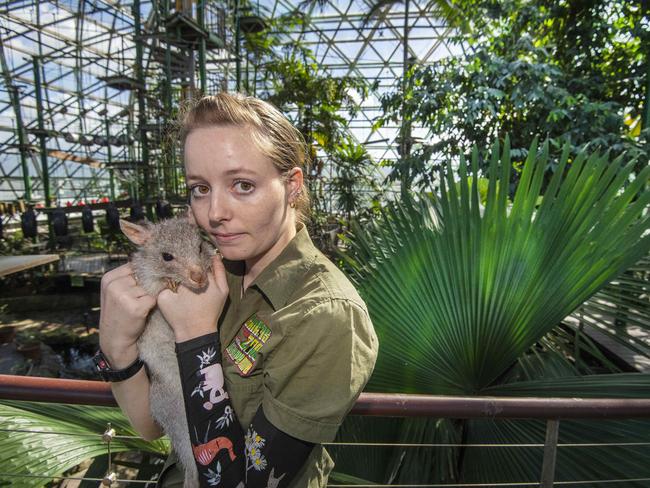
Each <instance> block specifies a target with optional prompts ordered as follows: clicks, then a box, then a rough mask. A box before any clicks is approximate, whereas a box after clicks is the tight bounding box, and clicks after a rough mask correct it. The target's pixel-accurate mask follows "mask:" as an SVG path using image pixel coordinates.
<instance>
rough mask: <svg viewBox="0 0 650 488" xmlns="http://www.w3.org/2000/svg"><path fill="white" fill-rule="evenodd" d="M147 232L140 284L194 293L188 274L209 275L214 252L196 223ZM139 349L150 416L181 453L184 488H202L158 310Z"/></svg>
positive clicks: (169, 335)
mask: <svg viewBox="0 0 650 488" xmlns="http://www.w3.org/2000/svg"><path fill="white" fill-rule="evenodd" d="M145 228H146V230H147V232H148V233H149V234H150V235H149V237H148V239H147V241H146V242H145V243H144V244H143V245H141V246H140V247H139V248H138V250H137V252H135V253H134V255H133V258H132V266H133V269H134V273H135V276H136V278H137V281H138V283H139V284H140V286H141V287H142V288H144V290H145V291H146V292H147V293H149V294H150V295H152V296H157V295H158V293H159V292H160V291H162V290H163V289H165V288H168V283H169V281H168V280H170V279H171V280H173V281H174V282H176V283H180V284H181V285H183V286H187V287H188V288H194V289H196V288H197V287H196V284H195V283H193V282H191V281H190V277H189V270H190V269H194V270H197V269H200V270H202V271H205V272H210V269H209V268H210V262H211V261H210V260H211V254H212V249H211V247H210V245H209V244H207V243H206V242H204V241H203V240H202V239H201V236H200V234H199V230H198V227H197V226H196V225H195V224H194V222H192V221H191V220H190V219H188V218H187V217H177V218H173V219H168V220H164V221H162V222H160V223H157V224H149V223H148V224H145ZM125 233H126V232H125ZM163 252H165V253H169V254H171V255H172V256H173V257H174V259H173V260H171V261H165V260H164V259H163V257H162V253H163ZM138 350H139V354H140V358H141V359H142V360H143V361H144V362H145V363H146V364H147V367H148V370H149V374H150V384H151V386H150V389H149V402H150V407H151V415H152V416H153V418H154V419H155V420H156V422H158V424H159V425H160V426H161V427H162V428H163V430H164V432H165V434H167V436H169V439H170V440H171V443H172V446H173V447H174V451H176V453H177V455H178V459H179V461H180V463H181V465H182V467H183V470H184V472H185V482H184V486H185V488H195V487H198V486H199V481H198V471H197V469H196V464H195V460H194V454H193V452H192V445H191V443H190V438H189V434H188V424H187V419H186V417H185V403H184V400H183V389H182V386H181V381H180V373H179V369H178V362H177V359H176V352H175V340H174V333H173V331H172V329H171V327H170V326H169V324H168V323H167V321H166V320H165V318H164V317H163V316H162V314H161V313H160V311H159V310H158V309H157V308H156V309H154V311H153V312H152V313H151V315H150V316H149V318H148V319H147V324H146V327H145V329H144V332H143V333H142V335H141V336H140V338H139V339H138ZM197 441H198V440H197Z"/></svg>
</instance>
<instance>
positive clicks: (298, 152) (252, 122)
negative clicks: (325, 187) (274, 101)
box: [179, 92, 310, 222]
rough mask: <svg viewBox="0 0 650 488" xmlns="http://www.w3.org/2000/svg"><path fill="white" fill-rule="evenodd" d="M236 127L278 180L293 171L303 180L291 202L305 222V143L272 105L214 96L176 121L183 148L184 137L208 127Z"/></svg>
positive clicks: (239, 97) (190, 107)
mask: <svg viewBox="0 0 650 488" xmlns="http://www.w3.org/2000/svg"><path fill="white" fill-rule="evenodd" d="M213 125H216V126H224V125H230V126H238V127H245V128H248V129H250V131H251V135H252V138H253V142H254V144H255V145H256V146H257V148H258V149H259V150H260V151H261V152H262V154H264V155H265V156H266V157H268V158H269V159H270V160H271V162H272V163H273V165H274V166H275V167H276V168H277V169H278V171H279V172H280V174H281V175H282V177H286V176H287V174H288V173H289V171H290V170H292V169H293V168H295V167H298V168H300V169H302V171H303V175H304V180H305V181H303V184H302V187H301V188H300V190H299V192H298V194H297V196H296V198H295V200H294V202H295V208H296V216H297V220H298V221H299V222H305V221H306V220H308V218H309V191H308V190H307V185H306V179H307V177H308V173H309V162H310V159H309V156H308V154H309V153H308V149H307V144H306V143H305V139H304V138H303V136H302V134H301V133H300V131H298V129H296V128H295V127H294V126H293V125H292V124H291V122H289V120H288V119H287V118H286V117H285V116H284V115H283V114H282V113H281V112H280V111H279V110H278V109H277V108H275V107H274V106H273V105H271V104H270V103H268V102H265V101H263V100H260V99H259V98H255V97H250V96H245V95H242V94H240V93H225V92H223V93H218V94H217V95H213V96H206V97H202V98H199V99H198V100H195V101H193V102H192V103H191V104H190V105H188V106H187V107H185V110H184V111H182V113H181V115H180V119H179V138H180V142H181V146H182V147H183V148H184V146H185V141H186V140H187V136H188V135H189V134H190V133H191V132H192V131H193V130H194V129H198V128H203V127H209V126H213Z"/></svg>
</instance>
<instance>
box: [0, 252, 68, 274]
mask: <svg viewBox="0 0 650 488" xmlns="http://www.w3.org/2000/svg"><path fill="white" fill-rule="evenodd" d="M58 260H59V255H58V254H25V255H23V256H0V276H7V275H9V274H12V273H18V272H19V271H25V270H26V269H30V268H35V267H37V266H42V265H44V264H49V263H53V262H55V261H58Z"/></svg>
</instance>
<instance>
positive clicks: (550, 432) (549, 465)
mask: <svg viewBox="0 0 650 488" xmlns="http://www.w3.org/2000/svg"><path fill="white" fill-rule="evenodd" d="M559 430H560V421H559V420H548V421H547V422H546V440H545V441H544V461H543V463H542V482H541V487H542V488H553V481H555V458H556V457H557V438H558V432H559Z"/></svg>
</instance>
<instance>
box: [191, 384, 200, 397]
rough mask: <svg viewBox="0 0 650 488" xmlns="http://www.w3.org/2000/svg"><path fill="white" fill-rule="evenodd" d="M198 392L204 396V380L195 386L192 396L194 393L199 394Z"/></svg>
mask: <svg viewBox="0 0 650 488" xmlns="http://www.w3.org/2000/svg"><path fill="white" fill-rule="evenodd" d="M197 394H198V395H200V396H201V398H203V382H201V383H199V386H197V387H196V388H194V390H193V391H192V394H191V395H190V396H191V397H193V396H194V395H197Z"/></svg>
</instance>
